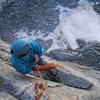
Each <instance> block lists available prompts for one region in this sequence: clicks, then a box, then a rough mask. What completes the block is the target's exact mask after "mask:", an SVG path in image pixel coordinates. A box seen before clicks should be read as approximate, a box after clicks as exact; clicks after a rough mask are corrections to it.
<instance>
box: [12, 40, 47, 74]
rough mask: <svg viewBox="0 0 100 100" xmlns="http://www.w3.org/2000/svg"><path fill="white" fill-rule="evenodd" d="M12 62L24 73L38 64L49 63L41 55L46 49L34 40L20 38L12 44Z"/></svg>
mask: <svg viewBox="0 0 100 100" xmlns="http://www.w3.org/2000/svg"><path fill="white" fill-rule="evenodd" d="M10 50H11V64H12V66H13V67H14V68H15V69H16V70H17V71H18V72H20V73H22V74H28V73H29V72H30V71H31V70H33V68H34V66H35V65H36V64H38V65H48V63H47V62H46V61H44V60H43V59H42V58H41V57H42V55H43V53H44V49H43V48H42V47H41V45H40V44H39V43H38V42H36V41H34V40H27V39H19V40H16V41H15V42H14V43H13V44H12V45H11V46H10Z"/></svg>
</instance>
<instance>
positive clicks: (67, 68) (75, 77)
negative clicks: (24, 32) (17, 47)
mask: <svg viewBox="0 0 100 100" xmlns="http://www.w3.org/2000/svg"><path fill="white" fill-rule="evenodd" d="M3 45H5V44H3V43H2V46H3ZM2 48H5V47H2ZM3 50H4V49H3ZM3 50H0V51H3ZM4 53H7V52H6V51H4ZM8 54H9V53H8ZM4 58H5V57H4ZM44 59H45V60H47V61H48V62H55V63H58V64H60V65H62V66H63V67H64V68H61V69H59V70H60V71H58V73H56V72H55V73H56V76H57V77H60V78H61V79H62V82H64V81H65V82H66V84H67V85H64V84H62V83H55V82H51V81H48V84H47V87H48V90H49V93H50V96H51V100H55V99H56V100H90V99H91V100H99V98H100V95H99V91H100V72H99V71H94V70H92V69H89V68H86V67H85V66H80V65H77V64H72V63H68V62H57V61H54V60H53V59H51V58H48V57H45V56H44ZM54 71H56V70H54ZM55 73H52V75H54V76H55ZM51 78H52V77H51ZM36 80H38V81H40V79H39V78H37V77H33V76H29V75H28V76H27V75H22V74H20V73H18V72H16V71H15V70H14V69H13V68H12V66H9V65H8V64H7V63H6V60H5V59H1V58H0V83H2V84H1V85H0V87H2V85H3V89H4V91H6V92H7V93H9V94H11V95H13V96H14V97H16V98H17V99H18V100H19V99H20V100H35V91H34V85H35V83H36ZM56 80H57V81H59V78H58V79H56ZM86 80H87V81H86ZM82 82H83V83H82ZM87 82H89V84H90V83H92V84H93V86H92V87H91V88H90V89H89V90H83V89H77V88H83V86H85V88H87V87H86V86H88V85H87ZM70 86H71V87H70ZM73 86H74V87H76V88H74V87H73ZM77 86H79V87H77ZM85 88H84V89H85ZM87 89H88V88H87ZM0 91H1V89H0ZM2 96H3V95H2ZM8 100H9V99H8ZM11 100H12V99H11ZM41 100H47V96H46V93H45V92H43V96H42V97H41Z"/></svg>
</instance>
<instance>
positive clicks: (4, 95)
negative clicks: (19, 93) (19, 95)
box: [0, 92, 17, 100]
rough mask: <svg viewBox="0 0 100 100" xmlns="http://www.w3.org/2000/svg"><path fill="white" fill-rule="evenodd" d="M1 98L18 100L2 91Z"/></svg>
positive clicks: (0, 99)
mask: <svg viewBox="0 0 100 100" xmlns="http://www.w3.org/2000/svg"><path fill="white" fill-rule="evenodd" d="M0 100H17V99H16V98H14V97H13V96H11V95H9V94H7V93H5V92H0Z"/></svg>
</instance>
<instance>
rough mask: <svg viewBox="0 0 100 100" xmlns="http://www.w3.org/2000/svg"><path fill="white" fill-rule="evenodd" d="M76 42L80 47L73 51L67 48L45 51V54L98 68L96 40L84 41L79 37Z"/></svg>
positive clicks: (99, 47) (99, 64)
mask: <svg viewBox="0 0 100 100" xmlns="http://www.w3.org/2000/svg"><path fill="white" fill-rule="evenodd" d="M77 42H78V43H79V45H80V48H78V49H76V50H74V51H69V50H67V49H66V50H53V51H50V52H49V53H46V55H47V56H49V57H52V58H53V59H56V60H58V61H69V62H74V63H78V64H81V65H85V66H88V67H92V68H93V69H96V70H100V43H99V42H96V41H95V42H85V41H84V40H81V39H78V40H77Z"/></svg>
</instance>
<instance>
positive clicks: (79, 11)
mask: <svg viewBox="0 0 100 100" xmlns="http://www.w3.org/2000/svg"><path fill="white" fill-rule="evenodd" d="M83 2H85V3H83ZM79 4H80V6H79V7H77V8H76V9H69V8H67V7H66V8H64V7H61V6H57V9H59V11H60V16H59V19H60V24H59V25H58V26H57V27H56V28H55V30H54V32H53V33H50V34H49V36H48V37H46V38H45V40H47V39H52V40H53V44H52V46H51V47H50V48H49V50H48V51H50V50H54V49H62V48H63V49H66V48H67V47H68V46H70V47H71V48H72V49H76V48H78V44H77V42H76V39H77V38H83V39H85V40H86V41H95V40H96V41H99V42H100V15H99V14H97V13H96V12H95V11H94V9H93V4H89V3H88V2H86V0H80V2H79ZM16 34H17V36H18V37H19V38H20V37H22V36H24V37H27V38H31V39H36V38H43V35H41V31H39V33H38V34H37V35H34V30H33V32H31V33H30V34H31V36H29V35H27V32H26V33H25V32H23V31H21V32H19V33H16ZM25 34H26V35H25ZM32 34H33V35H32ZM21 35H22V36H21ZM43 39H44V38H43Z"/></svg>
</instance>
